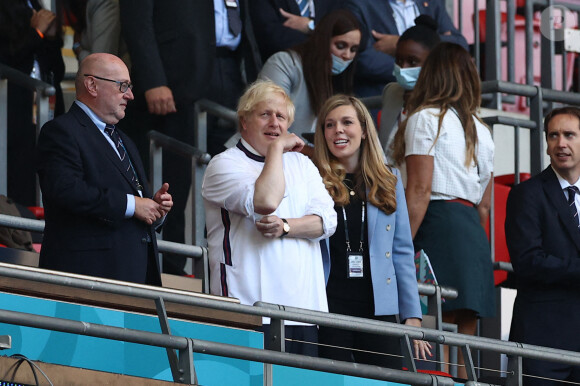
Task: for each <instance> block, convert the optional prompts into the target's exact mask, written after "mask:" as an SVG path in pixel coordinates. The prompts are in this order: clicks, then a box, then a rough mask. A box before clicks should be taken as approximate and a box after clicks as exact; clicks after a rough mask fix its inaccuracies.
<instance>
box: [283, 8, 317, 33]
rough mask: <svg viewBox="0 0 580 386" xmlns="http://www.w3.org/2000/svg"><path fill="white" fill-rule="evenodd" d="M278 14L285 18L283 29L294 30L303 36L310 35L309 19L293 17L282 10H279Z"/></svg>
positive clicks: (298, 16)
mask: <svg viewBox="0 0 580 386" xmlns="http://www.w3.org/2000/svg"><path fill="white" fill-rule="evenodd" d="M280 14H281V15H282V16H283V17H285V18H286V21H285V22H284V24H282V25H283V26H284V27H288V28H292V29H295V30H296V31H300V32H302V33H304V34H308V33H310V29H309V28H308V23H309V22H310V19H309V18H307V17H305V16H300V15H294V14H293V13H290V12H286V11H284V10H283V9H282V8H280Z"/></svg>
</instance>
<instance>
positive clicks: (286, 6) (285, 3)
mask: <svg viewBox="0 0 580 386" xmlns="http://www.w3.org/2000/svg"><path fill="white" fill-rule="evenodd" d="M339 4H340V3H339V2H338V1H336V0H314V24H315V25H316V24H318V22H319V21H320V19H321V18H322V17H323V16H324V15H326V14H327V13H329V12H330V11H332V10H333V9H336V8H338V6H339ZM248 5H249V7H250V16H251V18H252V23H253V25H254V31H255V33H256V40H257V42H258V46H259V47H260V54H261V55H262V60H263V61H264V62H265V61H266V60H267V59H268V58H269V57H270V56H272V54H275V53H276V52H278V51H284V50H287V49H289V48H292V47H294V46H295V45H297V44H299V43H302V42H303V41H304V40H306V38H307V37H308V35H305V34H303V33H302V32H300V31H296V30H295V29H292V28H288V27H284V25H283V24H284V22H285V21H286V18H284V17H283V16H282V15H281V14H280V8H282V9H283V10H284V11H286V12H290V13H293V14H294V15H299V14H300V8H298V3H297V2H296V0H250V1H249V4H248Z"/></svg>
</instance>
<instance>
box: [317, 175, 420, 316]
mask: <svg viewBox="0 0 580 386" xmlns="http://www.w3.org/2000/svg"><path fill="white" fill-rule="evenodd" d="M392 171H393V173H394V174H395V176H396V177H397V210H396V211H395V212H394V213H392V214H390V215H387V214H385V212H383V211H381V210H379V208H377V207H376V206H374V205H372V204H370V203H367V219H368V232H369V234H368V239H369V245H370V261H371V277H372V283H373V292H374V301H375V315H396V314H399V317H400V320H401V322H403V321H405V320H406V319H408V318H419V319H422V314H421V305H420V304H419V289H418V288H417V275H416V272H415V260H414V256H415V253H414V248H413V239H412V238H411V226H410V225H409V214H408V212H407V201H406V200H405V190H404V189H403V184H402V182H401V174H400V172H399V171H398V170H397V169H393V170H392ZM328 243H329V239H326V240H322V241H321V249H322V261H323V265H324V275H325V279H326V282H327V283H328V277H329V274H330V255H329V253H328V251H329V246H328Z"/></svg>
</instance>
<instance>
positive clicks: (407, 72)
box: [393, 64, 421, 90]
mask: <svg viewBox="0 0 580 386" xmlns="http://www.w3.org/2000/svg"><path fill="white" fill-rule="evenodd" d="M420 72H421V67H411V68H401V67H399V66H398V65H396V64H395V68H394V69H393V75H394V76H395V78H396V79H397V83H399V84H400V85H401V87H403V88H404V89H405V90H412V89H413V88H415V84H416V83H417V79H419V73H420Z"/></svg>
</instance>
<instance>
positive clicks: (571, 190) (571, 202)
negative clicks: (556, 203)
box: [566, 185, 580, 228]
mask: <svg viewBox="0 0 580 386" xmlns="http://www.w3.org/2000/svg"><path fill="white" fill-rule="evenodd" d="M566 189H567V190H568V206H569V207H570V212H571V213H572V216H574V222H575V223H576V226H577V227H579V228H580V222H578V209H576V200H575V195H576V194H580V190H579V189H578V187H577V186H574V185H570V186H568V187H566Z"/></svg>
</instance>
